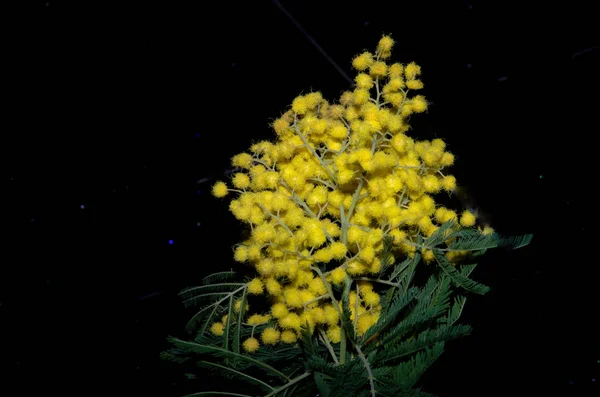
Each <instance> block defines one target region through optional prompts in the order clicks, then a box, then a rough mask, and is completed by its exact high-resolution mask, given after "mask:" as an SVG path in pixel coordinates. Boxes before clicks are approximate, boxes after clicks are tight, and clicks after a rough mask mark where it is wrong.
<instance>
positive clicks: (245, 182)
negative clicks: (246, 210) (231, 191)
mask: <svg viewBox="0 0 600 397" xmlns="http://www.w3.org/2000/svg"><path fill="white" fill-rule="evenodd" d="M231 183H232V184H233V186H235V187H236V188H238V189H246V188H248V187H249V186H250V177H249V176H248V175H247V174H244V173H242V172H238V173H236V174H235V175H234V176H233V179H232V181H231Z"/></svg>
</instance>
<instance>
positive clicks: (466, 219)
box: [460, 210, 476, 227]
mask: <svg viewBox="0 0 600 397" xmlns="http://www.w3.org/2000/svg"><path fill="white" fill-rule="evenodd" d="M475 219H476V218H475V214H473V213H472V212H471V211H469V210H465V211H464V212H463V213H462V214H461V216H460V224H461V225H463V226H464V227H469V226H473V225H474V224H475Z"/></svg>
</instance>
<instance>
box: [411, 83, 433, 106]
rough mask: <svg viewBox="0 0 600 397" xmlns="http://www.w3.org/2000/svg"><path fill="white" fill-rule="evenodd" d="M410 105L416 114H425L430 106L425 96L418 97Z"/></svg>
mask: <svg viewBox="0 0 600 397" xmlns="http://www.w3.org/2000/svg"><path fill="white" fill-rule="evenodd" d="M415 81H416V80H415ZM409 88H410V87H409ZM410 105H411V107H412V109H413V110H414V111H415V113H423V112H424V111H426V110H427V107H428V105H429V104H428V103H427V100H426V99H425V97H424V96H423V95H417V96H415V97H414V98H412V99H411V101H410Z"/></svg>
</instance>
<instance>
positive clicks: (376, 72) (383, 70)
mask: <svg viewBox="0 0 600 397" xmlns="http://www.w3.org/2000/svg"><path fill="white" fill-rule="evenodd" d="M369 74H370V75H371V76H373V77H384V76H385V75H386V74H387V65H386V64H385V62H381V61H380V62H375V63H374V64H372V65H371V67H370V68H369Z"/></svg>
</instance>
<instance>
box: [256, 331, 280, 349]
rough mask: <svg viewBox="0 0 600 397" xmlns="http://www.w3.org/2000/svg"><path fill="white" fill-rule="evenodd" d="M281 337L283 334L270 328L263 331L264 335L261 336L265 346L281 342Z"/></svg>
mask: <svg viewBox="0 0 600 397" xmlns="http://www.w3.org/2000/svg"><path fill="white" fill-rule="evenodd" d="M280 336H281V332H279V331H278V330H276V329H275V328H272V327H268V328H265V329H264V330H263V332H262V334H261V335H260V339H261V340H262V342H263V343H264V344H265V345H274V344H276V343H277V342H279V338H280Z"/></svg>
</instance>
